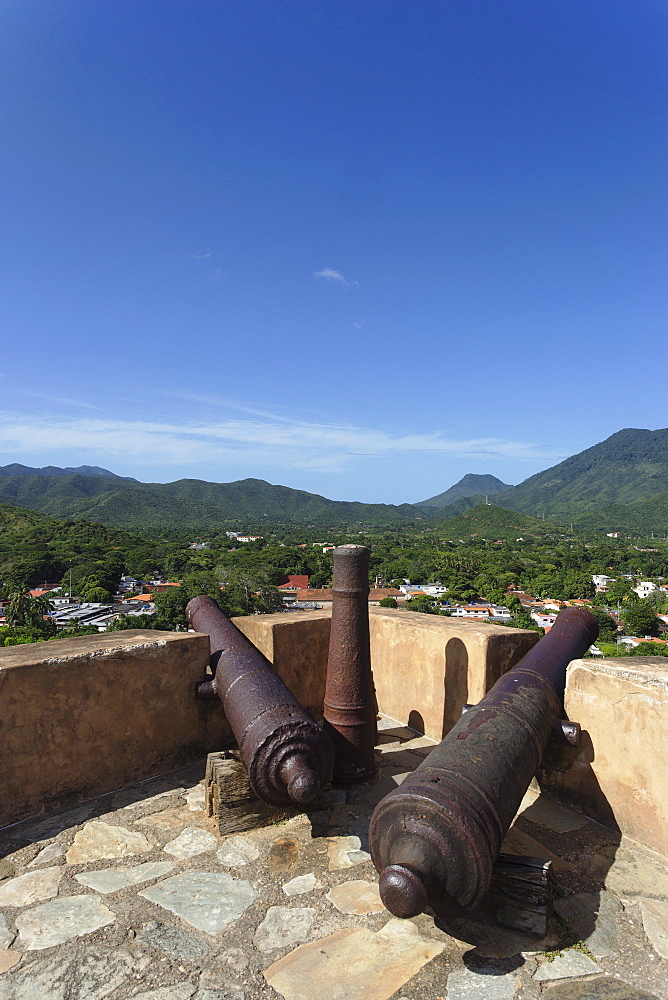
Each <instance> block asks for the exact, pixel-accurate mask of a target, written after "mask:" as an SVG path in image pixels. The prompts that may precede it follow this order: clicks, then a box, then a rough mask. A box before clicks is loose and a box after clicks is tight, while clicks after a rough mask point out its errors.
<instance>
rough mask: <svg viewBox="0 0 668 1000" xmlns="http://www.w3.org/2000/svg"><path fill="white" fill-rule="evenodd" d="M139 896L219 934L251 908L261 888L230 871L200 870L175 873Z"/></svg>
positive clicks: (193, 924)
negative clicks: (258, 889)
mask: <svg viewBox="0 0 668 1000" xmlns="http://www.w3.org/2000/svg"><path fill="white" fill-rule="evenodd" d="M139 895H140V896H143V897H144V899H148V900H149V901H150V902H151V903H157V904H158V906H161V907H163V909H165V910H169V912H170V913H174V914H176V916H177V917H181V919H182V920H185V921H186V923H189V924H190V925H191V926H192V927H196V928H197V929H198V930H200V931H206V932H207V933H208V934H218V933H219V932H220V931H222V929H223V928H224V927H227V925H228V924H231V923H232V922H233V921H234V920H238V918H239V917H240V916H241V914H242V913H244V911H245V910H247V909H248V907H249V906H250V905H251V903H253V902H254V901H255V899H256V898H257V890H255V889H253V888H252V886H251V884H250V882H245V881H244V880H243V879H234V878H232V876H231V875H228V874H227V873H226V872H222V873H221V872H200V871H196V872H187V873H186V874H183V875H174V876H173V877H172V878H168V879H165V880H164V881H163V882H158V884H157V885H154V886H151V888H150V889H146V890H145V891H144V892H140V893H139Z"/></svg>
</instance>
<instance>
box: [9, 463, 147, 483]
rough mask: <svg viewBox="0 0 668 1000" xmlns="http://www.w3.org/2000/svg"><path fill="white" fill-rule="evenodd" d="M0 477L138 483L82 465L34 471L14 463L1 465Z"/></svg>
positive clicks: (51, 466) (96, 466) (52, 466)
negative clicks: (87, 478)
mask: <svg viewBox="0 0 668 1000" xmlns="http://www.w3.org/2000/svg"><path fill="white" fill-rule="evenodd" d="M0 475H5V476H35V475H37V476H72V475H75V476H102V477H103V478H104V479H126V480H128V481H129V482H131V483H136V482H137V480H136V479H131V478H130V477H129V476H117V475H116V473H115V472H110V471H109V469H101V468H100V466H99V465H80V466H78V467H77V468H76V469H74V468H71V467H67V468H65V469H61V468H60V467H59V466H57V465H46V466H44V468H42V469H34V468H32V467H31V466H30V465H21V464H20V463H19V462H13V463H12V464H11V465H0Z"/></svg>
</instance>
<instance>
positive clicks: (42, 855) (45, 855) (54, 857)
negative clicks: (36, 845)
mask: <svg viewBox="0 0 668 1000" xmlns="http://www.w3.org/2000/svg"><path fill="white" fill-rule="evenodd" d="M64 856H65V848H64V847H63V845H62V844H59V843H58V842H57V841H56V842H54V843H53V844H47V845H46V847H44V848H42V850H41V851H40V852H39V854H38V855H37V857H35V858H33V859H32V861H31V862H30V864H29V865H28V868H37V867H38V866H39V865H47V864H51V862H52V861H58V860H60V858H62V857H64Z"/></svg>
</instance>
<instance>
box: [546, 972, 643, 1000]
mask: <svg viewBox="0 0 668 1000" xmlns="http://www.w3.org/2000/svg"><path fill="white" fill-rule="evenodd" d="M546 996H547V997H549V1000H656V997H655V996H654V995H653V994H650V993H646V992H645V991H644V990H640V989H637V988H636V987H634V986H629V984H628V983H624V982H622V981H621V979H612V977H610V976H601V978H600V979H586V980H584V981H583V980H579V981H573V980H565V981H564V982H561V983H555V984H554V985H553V986H551V988H550V991H549V993H547V994H546Z"/></svg>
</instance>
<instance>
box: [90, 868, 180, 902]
mask: <svg viewBox="0 0 668 1000" xmlns="http://www.w3.org/2000/svg"><path fill="white" fill-rule="evenodd" d="M174 867H175V866H174V863H173V862H172V861H147V862H145V863H144V864H143V865H135V866H134V867H132V868H102V869H100V870H99V871H91V872H81V873H80V874H79V875H75V876H74V877H75V879H76V880H77V882H81V884H82V885H85V886H87V887H88V888H89V889H95V891H96V892H101V893H105V894H106V893H109V892H118V891H119V889H127V887H128V886H130V885H140V884H141V883H142V882H150V881H151V879H154V878H160V877H161V876H163V875H168V874H169V872H171V871H174Z"/></svg>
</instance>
